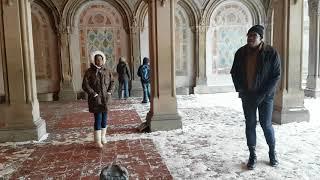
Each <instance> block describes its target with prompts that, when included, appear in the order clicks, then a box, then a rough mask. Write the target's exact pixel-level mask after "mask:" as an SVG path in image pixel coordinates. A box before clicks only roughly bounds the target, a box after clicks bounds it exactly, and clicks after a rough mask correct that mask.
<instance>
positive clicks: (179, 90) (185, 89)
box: [176, 87, 192, 95]
mask: <svg viewBox="0 0 320 180" xmlns="http://www.w3.org/2000/svg"><path fill="white" fill-rule="evenodd" d="M190 89H191V88H190V87H177V88H176V94H177V95H189V94H191V93H192V91H191V90H190Z"/></svg>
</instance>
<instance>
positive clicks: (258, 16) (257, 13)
mask: <svg viewBox="0 0 320 180" xmlns="http://www.w3.org/2000/svg"><path fill="white" fill-rule="evenodd" d="M230 2H236V3H241V4H243V5H244V6H245V7H246V8H248V10H249V12H250V14H251V17H252V18H253V24H265V21H266V11H265V7H264V5H263V4H262V3H261V1H251V0H238V1H235V0H227V1H209V2H208V3H207V4H206V6H205V8H204V12H203V17H202V21H203V23H204V24H205V25H207V26H209V25H210V20H211V17H212V14H213V11H214V10H216V9H217V7H218V6H220V5H221V4H224V3H230Z"/></svg>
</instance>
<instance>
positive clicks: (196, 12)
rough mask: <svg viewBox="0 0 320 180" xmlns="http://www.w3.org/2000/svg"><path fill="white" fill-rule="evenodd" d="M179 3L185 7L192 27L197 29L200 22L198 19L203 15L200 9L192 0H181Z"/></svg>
mask: <svg viewBox="0 0 320 180" xmlns="http://www.w3.org/2000/svg"><path fill="white" fill-rule="evenodd" d="M177 4H178V5H179V6H181V7H183V9H184V10H185V11H186V13H187V15H188V18H189V22H190V26H191V27H192V29H193V31H195V27H196V26H197V24H198V23H199V22H198V21H199V19H200V17H201V13H200V9H199V8H198V7H197V5H196V4H195V3H194V1H192V0H180V1H178V3H177Z"/></svg>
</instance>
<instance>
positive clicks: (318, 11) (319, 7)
mask: <svg viewBox="0 0 320 180" xmlns="http://www.w3.org/2000/svg"><path fill="white" fill-rule="evenodd" d="M308 7H309V16H312V15H317V16H320V3H319V0H308Z"/></svg>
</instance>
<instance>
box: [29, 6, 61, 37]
mask: <svg viewBox="0 0 320 180" xmlns="http://www.w3.org/2000/svg"><path fill="white" fill-rule="evenodd" d="M32 4H37V5H39V6H41V7H42V8H43V9H44V10H45V11H46V12H50V13H49V14H50V16H49V20H50V23H51V25H52V26H53V27H54V30H55V32H56V33H58V29H59V24H60V21H61V19H60V17H61V14H60V12H59V10H58V9H57V7H56V6H55V5H54V4H53V2H52V1H50V0H34V1H33V2H32ZM32 4H31V5H32Z"/></svg>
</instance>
